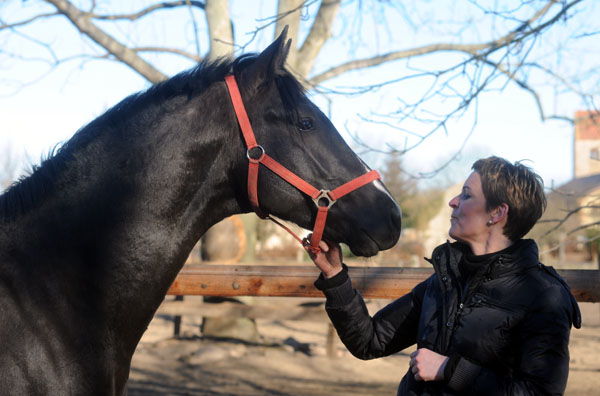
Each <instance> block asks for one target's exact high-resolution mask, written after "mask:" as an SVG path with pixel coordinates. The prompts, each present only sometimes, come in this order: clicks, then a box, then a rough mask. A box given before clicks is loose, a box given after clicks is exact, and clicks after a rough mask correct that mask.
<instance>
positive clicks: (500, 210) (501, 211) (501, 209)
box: [491, 203, 508, 224]
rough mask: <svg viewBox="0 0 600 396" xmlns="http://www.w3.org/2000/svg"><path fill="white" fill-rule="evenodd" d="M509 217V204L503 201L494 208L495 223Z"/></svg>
mask: <svg viewBox="0 0 600 396" xmlns="http://www.w3.org/2000/svg"><path fill="white" fill-rule="evenodd" d="M507 218H508V204H506V203H501V204H500V205H499V206H498V207H497V208H496V209H494V210H492V218H491V220H492V221H493V223H494V224H496V223H499V222H501V221H503V220H504V221H505V220H506V219H507Z"/></svg>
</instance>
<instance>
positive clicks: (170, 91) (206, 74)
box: [0, 54, 305, 221]
mask: <svg viewBox="0 0 600 396" xmlns="http://www.w3.org/2000/svg"><path fill="white" fill-rule="evenodd" d="M257 56H258V55H257V54H245V55H241V56H239V57H238V58H236V59H235V60H231V59H227V58H220V59H218V60H216V61H213V62H207V61H202V62H200V63H199V64H198V65H197V66H196V67H194V68H192V69H190V70H187V71H184V72H181V73H179V74H177V75H175V76H173V77H171V78H169V79H168V80H165V81H163V82H160V83H158V84H155V85H153V86H151V87H150V88H148V89H146V90H145V91H141V92H138V93H135V94H132V95H130V96H128V97H126V98H125V99H123V100H122V101H121V102H119V103H118V104H116V105H114V106H113V107H112V108H110V109H109V110H107V111H106V112H105V113H104V114H102V115H101V116H99V117H97V118H96V119H94V120H93V121H91V122H90V123H89V124H87V125H85V126H83V127H82V128H80V129H79V130H78V131H77V132H76V133H75V134H74V135H73V137H71V138H70V139H69V140H68V141H66V142H65V143H63V144H62V145H60V144H59V145H57V146H55V147H54V148H53V149H52V150H50V152H49V153H48V154H47V155H46V156H44V157H42V159H41V162H40V165H32V166H31V169H30V170H29V171H27V174H25V175H24V176H22V177H21V178H20V179H19V180H18V181H16V182H14V183H13V184H12V186H10V187H9V188H8V189H7V190H6V191H5V192H4V193H3V194H2V195H0V221H7V220H10V219H14V218H15V217H16V216H18V215H20V214H24V213H26V212H28V211H29V210H31V209H33V208H35V207H37V206H38V205H39V204H40V203H41V202H42V201H43V200H44V199H45V198H46V197H47V196H48V195H49V194H50V193H51V192H52V191H54V188H55V185H56V181H57V180H58V178H59V177H60V175H61V174H62V173H63V172H64V170H66V169H67V168H68V167H69V164H70V163H72V162H73V161H76V159H75V156H74V154H75V153H76V152H77V151H78V150H79V149H80V148H83V147H85V146H87V144H89V143H90V142H92V141H93V140H94V139H95V138H96V136H97V133H98V130H102V129H104V128H108V127H110V126H114V125H119V124H120V123H121V122H123V121H124V120H126V119H127V118H129V117H131V115H132V114H136V113H138V112H139V111H140V110H142V109H144V108H146V107H147V106H150V105H160V104H161V103H165V102H166V101H167V100H169V99H171V98H174V97H178V96H182V95H183V96H187V97H188V98H193V97H195V96H197V95H199V94H201V93H202V92H203V91H204V90H205V89H206V88H207V87H208V86H209V85H210V84H212V83H213V82H215V81H219V80H223V79H224V78H225V76H226V75H227V74H229V73H234V74H238V73H240V72H241V71H242V70H244V69H245V68H246V67H248V66H249V65H250V64H252V63H253V62H254V61H255V60H256V58H257ZM274 77H275V81H276V84H277V87H278V89H279V92H280V95H281V98H282V100H283V105H284V110H285V112H286V115H287V116H288V119H290V120H292V119H295V117H297V113H296V109H297V107H298V104H299V103H300V101H301V100H302V99H304V98H305V90H304V88H303V87H302V85H301V84H300V83H299V82H298V80H296V78H295V77H293V76H292V75H291V74H290V73H289V72H288V71H283V72H281V73H278V74H277V75H276V76H274Z"/></svg>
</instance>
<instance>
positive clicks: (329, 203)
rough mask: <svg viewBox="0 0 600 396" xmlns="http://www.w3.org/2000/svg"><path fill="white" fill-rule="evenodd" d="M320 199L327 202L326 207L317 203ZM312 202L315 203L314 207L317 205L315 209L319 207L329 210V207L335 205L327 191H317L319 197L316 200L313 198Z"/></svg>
mask: <svg viewBox="0 0 600 396" xmlns="http://www.w3.org/2000/svg"><path fill="white" fill-rule="evenodd" d="M322 199H326V200H327V205H320V204H319V201H320V200H322ZM313 202H314V203H315V205H317V208H320V207H327V208H331V206H332V205H333V204H334V203H336V200H335V199H332V198H331V197H330V196H329V190H321V191H319V196H318V197H316V198H313Z"/></svg>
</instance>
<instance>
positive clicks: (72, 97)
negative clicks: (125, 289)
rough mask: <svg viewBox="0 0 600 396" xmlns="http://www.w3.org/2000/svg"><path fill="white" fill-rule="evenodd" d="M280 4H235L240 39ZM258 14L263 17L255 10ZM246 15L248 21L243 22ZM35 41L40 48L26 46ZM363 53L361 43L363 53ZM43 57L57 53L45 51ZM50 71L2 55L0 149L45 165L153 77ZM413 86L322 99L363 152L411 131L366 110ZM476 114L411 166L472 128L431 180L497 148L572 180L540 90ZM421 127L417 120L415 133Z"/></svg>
mask: <svg viewBox="0 0 600 396" xmlns="http://www.w3.org/2000/svg"><path fill="white" fill-rule="evenodd" d="M36 3H37V2H21V1H12V2H8V4H4V5H0V18H2V19H6V18H7V16H10V18H13V19H12V20H18V19H19V17H20V16H21V15H22V16H21V18H24V17H25V16H26V15H27V14H28V13H31V12H33V11H35V7H38V6H39V5H38V4H36ZM132 3H133V4H134V5H132V7H133V8H138V9H139V8H142V7H141V5H142V2H141V1H134V2H131V3H130V4H132ZM271 3H272V1H257V2H253V6H252V7H249V6H248V4H249V3H248V2H242V1H239V0H238V1H232V3H231V4H232V17H233V19H234V20H236V38H237V39H238V40H239V41H240V42H243V41H244V40H246V39H247V37H249V36H248V32H251V31H252V30H253V29H254V28H255V27H256V26H259V25H262V24H264V21H261V20H259V18H260V15H261V14H262V15H270V13H272V10H273V9H274V8H272V4H271ZM99 4H100V5H101V4H102V3H99ZM257 4H258V6H256V5H257ZM250 13H252V15H253V16H247V15H246V14H250ZM174 15H175V14H174ZM242 17H244V18H242ZM173 18H177V16H174V17H173ZM202 18H203V16H202V14H201V13H199V14H198V18H197V19H198V20H199V21H200V22H202ZM242 19H243V20H244V21H245V22H243V23H241V22H239V23H238V21H241V20H242ZM168 23H172V21H171V22H167V21H164V22H163V21H158V22H156V21H155V22H154V23H153V24H152V25H151V26H146V27H144V28H142V29H138V30H136V31H135V32H131V31H128V30H127V29H126V28H125V27H118V30H117V31H115V32H114V33H115V35H117V36H118V35H119V34H123V35H125V36H126V35H128V34H129V35H131V34H135V35H138V36H139V37H143V38H147V40H149V41H152V40H153V39H156V38H160V39H161V40H163V39H164V40H167V39H169V40H172V41H175V42H177V41H182V40H188V39H189V37H180V35H183V36H186V34H187V35H189V32H190V29H191V27H189V26H188V27H186V28H185V29H182V31H181V32H178V31H177V30H176V29H171V28H170V26H171V25H169V24H168ZM365 23H368V22H365ZM200 28H202V27H201V26H200ZM367 28H368V27H367ZM391 28H393V27H391ZM40 32H41V33H42V37H44V38H46V39H47V40H48V42H50V43H52V45H53V48H54V50H55V51H56V54H57V55H59V56H60V55H62V54H66V55H68V54H70V53H75V52H77V51H80V50H82V49H83V50H86V51H87V50H89V47H90V44H89V43H88V44H86V43H85V42H82V41H81V40H80V39H79V38H78V36H77V35H76V34H74V32H73V28H72V27H70V26H69V25H68V24H67V23H65V22H64V21H62V22H61V21H60V20H56V21H46V22H41V23H37V24H35V25H34V26H32V27H31V30H28V31H27V33H28V34H31V35H35V34H40ZM393 34H396V32H393ZM271 38H272V33H270V32H269V30H268V29H267V30H266V31H265V33H264V34H261V35H259V37H258V38H257V41H256V43H253V46H250V47H249V50H252V51H256V50H260V49H262V48H264V47H265V46H266V45H268V43H269V42H270V39H271ZM384 38H385V37H384ZM384 38H382V40H383V39H384ZM11 40H12V39H11ZM188 41H189V40H188ZM439 41H443V40H441V39H440V40H439ZM22 43H24V42H22ZM14 45H15V44H14V41H9V36H7V35H6V34H4V35H0V48H3V47H4V48H5V49H6V50H7V51H12V53H13V54H15V53H17V54H18V53H20V51H21V50H22V54H23V56H27V57H29V58H32V57H34V56H35V53H36V52H35V51H40V52H41V53H44V52H46V50H45V49H44V48H42V47H39V46H38V47H37V49H36V46H35V45H33V44H31V43H29V44H17V45H23V47H22V48H18V47H17V48H15V47H14ZM28 45H31V46H32V48H28V47H26V46H28ZM372 45H375V44H374V43H372ZM377 45H379V44H377ZM11 46H13V47H11ZM201 46H204V48H206V46H207V44H206V43H201ZM360 50H361V49H360V48H359V49H358V50H357V51H360ZM336 51H340V49H333V48H332V50H331V51H324V55H323V56H321V57H320V58H319V60H318V63H317V66H316V67H317V69H318V68H319V67H325V66H326V65H327V64H330V63H331V60H330V59H328V56H329V57H333V58H335V57H336ZM1 52H2V51H0V55H1ZM32 54H33V55H32ZM42 55H47V53H45V54H41V55H40V56H42ZM596 56H597V54H596ZM151 60H154V61H155V62H156V64H157V65H158V66H159V67H160V69H161V70H163V71H164V72H165V73H167V74H175V73H176V72H178V71H182V70H185V69H187V68H189V67H191V66H192V64H191V63H190V62H188V61H184V60H182V59H181V58H174V57H171V58H168V57H167V58H164V57H162V58H158V57H157V58H156V59H151ZM44 68H46V69H48V67H47V65H46V66H45V65H44V64H43V62H24V61H23V60H22V59H18V58H17V57H15V56H12V57H6V56H3V57H0V80H1V81H3V83H2V84H0V120H1V122H0V146H2V145H4V146H6V145H9V146H10V147H11V149H12V150H13V151H14V152H15V153H17V154H20V155H22V157H23V158H25V159H26V161H28V162H30V163H33V164H36V163H39V160H40V157H42V156H44V155H46V154H47V153H48V152H50V151H51V150H52V149H53V148H54V147H56V146H57V145H59V144H60V143H61V142H64V141H66V140H68V139H69V138H70V136H72V135H73V133H75V132H76V131H77V130H78V129H79V128H80V127H82V126H84V125H85V124H86V123H88V122H89V121H91V120H93V119H94V118H95V117H97V116H99V115H100V114H102V113H103V112H104V111H105V110H107V109H108V108H110V107H111V106H112V105H114V104H116V103H117V102H118V101H120V100H121V99H123V98H125V97H126V96H128V95H130V94H132V93H135V92H137V91H139V90H142V89H145V88H147V87H148V83H147V82H146V81H145V80H143V79H142V78H141V77H139V76H138V75H137V74H136V73H135V72H133V71H131V70H129V69H128V68H127V67H123V66H122V65H119V64H117V63H115V62H112V61H106V60H89V61H85V62H81V61H71V62H67V63H65V64H63V65H61V66H60V67H58V68H55V69H53V71H52V72H51V73H49V74H48V75H45V76H43V77H41V78H39V76H40V75H43V74H44V73H43V70H44ZM401 73H402V68H401V67H400V66H398V64H397V63H395V64H390V65H388V66H386V67H382V68H381V69H380V72H379V73H377V75H378V76H380V77H382V78H384V79H393V78H397V76H398V74H401ZM371 75H372V74H371ZM364 76H365V75H364V74H361V73H360V72H358V73H354V74H350V75H348V76H345V77H342V78H338V79H335V80H334V81H332V82H329V83H328V86H329V87H331V88H335V89H338V88H344V87H347V86H350V85H352V84H353V81H354V80H356V79H357V78H358V79H361V78H366V77H364ZM371 78H372V77H371ZM18 81H21V82H22V81H28V82H29V83H28V84H27V85H26V86H22V87H20V86H18V84H16V82H18ZM411 89H412V88H411V87H410V86H405V88H402V89H396V90H395V91H394V90H391V91H390V90H387V91H385V92H384V91H377V92H374V93H372V94H370V95H368V96H367V97H358V96H341V95H328V100H325V99H324V98H323V97H319V96H314V100H315V102H316V103H317V104H318V105H319V106H321V108H322V109H323V110H324V112H325V113H326V114H328V115H330V117H331V119H332V121H333V122H334V125H336V127H337V128H338V130H340V132H341V133H342V135H344V136H345V138H346V140H347V141H348V142H349V143H350V144H351V145H354V147H355V148H356V150H357V151H359V152H362V151H363V150H361V148H360V147H358V146H357V145H356V144H354V143H353V140H352V137H351V136H352V135H353V134H355V133H358V134H360V136H361V137H362V139H364V140H367V141H369V143H370V144H371V145H374V146H378V147H385V144H386V143H394V144H396V145H402V144H403V140H405V139H406V137H405V136H403V135H402V134H398V133H395V132H394V131H393V130H392V131H391V130H390V128H385V127H383V126H381V125H377V124H372V123H368V122H365V121H364V120H363V117H364V115H365V114H366V115H368V114H371V113H372V112H373V111H376V110H374V109H377V108H385V107H386V106H388V105H390V104H391V105H393V104H394V102H395V101H398V100H399V98H402V97H407V96H410V90H411ZM570 106H571V107H570V108H569V109H568V112H574V111H575V110H576V109H577V106H578V104H577V103H571V104H570ZM361 116H363V117H361ZM473 117H475V113H474V112H471V113H470V114H467V116H466V117H465V118H464V119H463V120H460V121H457V122H452V123H450V124H449V126H448V133H447V134H445V133H443V132H440V133H436V134H435V135H434V136H433V137H431V138H428V139H427V140H426V141H425V142H424V143H423V144H422V145H420V146H419V147H418V148H416V149H414V150H411V151H410V152H409V153H408V154H406V155H405V157H404V164H405V167H406V169H407V170H408V171H409V172H410V173H411V174H415V175H418V174H426V173H429V172H431V170H433V169H435V168H436V167H438V166H439V165H440V164H442V163H443V162H445V160H447V159H448V158H450V157H451V156H452V155H454V154H455V153H456V152H457V151H458V150H459V149H460V148H461V146H462V145H463V144H464V141H465V139H466V138H467V136H468V135H469V134H470V133H471V136H470V138H469V139H468V140H467V142H466V144H465V145H464V147H463V149H462V151H461V153H462V154H461V155H460V157H459V160H458V161H456V162H455V163H453V164H452V165H450V166H449V167H448V168H447V169H446V171H445V172H444V173H443V174H441V175H438V176H437V178H434V179H432V180H430V181H429V183H430V184H433V185H435V184H436V183H447V182H448V180H450V181H452V182H455V181H458V180H463V179H464V178H466V177H467V175H468V173H469V170H470V165H471V164H472V162H474V160H475V159H477V158H481V157H485V156H489V155H498V156H501V157H505V158H507V159H508V160H510V161H518V160H528V162H527V163H528V164H529V165H530V166H531V167H533V168H534V169H535V170H536V171H537V172H538V173H539V174H540V175H541V176H542V177H543V179H544V181H545V183H546V185H547V186H552V185H560V184H562V183H564V182H566V181H568V180H570V179H571V177H572V173H573V167H572V163H573V127H572V125H571V124H570V123H567V122H564V121H546V122H542V121H541V120H540V117H539V114H538V112H537V108H536V106H535V102H534V101H533V100H532V98H531V96H528V95H526V94H524V93H523V92H522V91H520V90H519V89H517V88H516V87H514V86H512V85H509V86H507V87H502V89H498V90H497V91H493V92H489V93H486V96H485V98H484V99H482V100H481V101H480V102H479V103H478V107H477V112H476V117H477V122H476V126H475V128H474V129H473V128H472V125H473ZM421 127H422V126H414V128H415V130H417V129H419V128H421ZM404 128H407V129H410V128H411V125H404ZM0 152H1V151H0ZM0 155H1V154H0ZM363 156H364V158H365V159H366V161H367V163H369V164H370V165H371V166H373V167H376V168H377V167H379V168H380V167H381V166H382V165H383V161H384V157H383V156H381V155H377V154H375V153H363Z"/></svg>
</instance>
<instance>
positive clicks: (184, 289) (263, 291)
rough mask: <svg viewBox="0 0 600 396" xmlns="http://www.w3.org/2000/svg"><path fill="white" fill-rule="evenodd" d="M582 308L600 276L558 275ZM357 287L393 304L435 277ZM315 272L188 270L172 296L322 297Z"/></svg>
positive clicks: (354, 272)
mask: <svg viewBox="0 0 600 396" xmlns="http://www.w3.org/2000/svg"><path fill="white" fill-rule="evenodd" d="M558 272H559V274H560V275H561V276H562V277H563V278H565V280H566V281H567V282H568V283H569V285H570V286H571V291H572V292H573V295H574V296H575V297H576V298H577V300H578V301H581V302H600V270H558ZM349 273H350V277H351V278H352V284H353V285H354V287H355V288H356V289H358V290H359V291H360V292H361V293H362V295H363V296H364V297H366V298H386V299H393V298H397V297H400V296H403V295H404V294H406V293H408V292H409V291H410V290H412V288H413V287H414V286H415V285H417V284H418V283H419V282H421V281H423V280H425V279H427V278H428V277H429V276H430V275H431V274H432V273H433V271H432V270H431V269H428V268H396V267H350V269H349ZM318 274H319V271H318V269H317V268H316V267H311V266H297V265H296V266H274V265H222V264H210V265H189V266H185V267H184V268H183V270H181V272H180V273H179V275H178V276H177V279H175V282H173V285H172V286H171V288H170V289H169V292H168V294H171V295H201V296H222V297H228V296H279V297H322V296H323V294H322V293H321V292H320V291H319V290H317V289H316V288H315V287H314V285H313V282H314V281H315V279H316V278H317V276H318Z"/></svg>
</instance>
